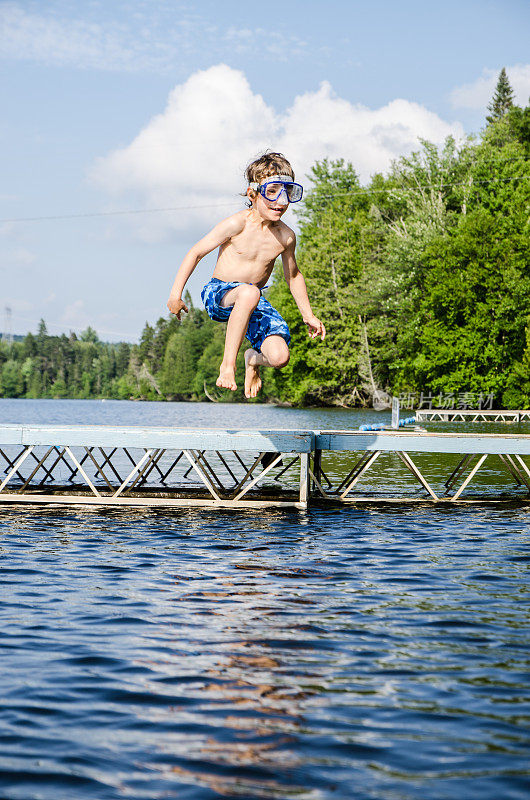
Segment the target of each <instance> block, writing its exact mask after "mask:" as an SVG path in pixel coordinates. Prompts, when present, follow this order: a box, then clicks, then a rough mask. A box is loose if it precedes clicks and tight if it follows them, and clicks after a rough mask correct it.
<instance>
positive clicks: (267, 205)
mask: <svg viewBox="0 0 530 800" xmlns="http://www.w3.org/2000/svg"><path fill="white" fill-rule="evenodd" d="M247 194H248V196H249V198H250V200H251V202H252V207H253V208H254V209H255V210H256V211H257V212H258V214H259V215H260V217H261V218H262V219H264V220H268V221H269V222H278V221H279V220H280V219H281V218H282V216H283V214H285V212H286V211H287V209H288V208H289V201H288V200H287V197H286V195H285V192H282V194H281V195H280V197H278V199H277V200H267V198H265V197H263V195H262V194H260V193H259V192H252V190H251V189H248V191H247Z"/></svg>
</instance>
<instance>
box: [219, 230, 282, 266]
mask: <svg viewBox="0 0 530 800" xmlns="http://www.w3.org/2000/svg"><path fill="white" fill-rule="evenodd" d="M231 246H232V248H233V253H234V255H236V256H237V257H239V258H241V259H245V260H248V261H255V262H260V263H265V264H268V263H269V262H270V261H273V260H274V259H276V258H278V256H279V255H281V253H283V251H284V250H285V245H284V244H283V242H282V241H281V239H280V237H279V236H278V235H275V234H274V233H273V232H271V231H269V230H267V231H256V230H249V231H246V230H245V231H242V232H241V233H240V234H238V235H237V236H234V237H233V238H232V240H231Z"/></svg>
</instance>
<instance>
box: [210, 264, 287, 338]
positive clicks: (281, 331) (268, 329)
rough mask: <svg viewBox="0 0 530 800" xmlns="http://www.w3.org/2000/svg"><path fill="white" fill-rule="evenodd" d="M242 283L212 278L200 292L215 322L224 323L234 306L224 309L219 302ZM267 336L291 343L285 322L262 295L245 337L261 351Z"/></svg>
mask: <svg viewBox="0 0 530 800" xmlns="http://www.w3.org/2000/svg"><path fill="white" fill-rule="evenodd" d="M242 283H243V281H220V280H219V278H212V279H211V280H210V281H208V283H207V284H206V286H205V287H204V289H203V290H202V292H201V297H202V302H203V303H204V307H205V309H206V311H207V312H208V316H210V317H211V318H212V319H215V320H217V322H226V321H227V320H228V317H229V316H230V314H231V312H232V309H233V307H234V306H227V307H226V308H224V306H222V305H221V301H222V299H223V297H224V296H225V294H226V293H227V292H228V291H230V289H233V288H234V287H235V286H241V284H242ZM260 291H261V289H260ZM267 336H281V337H282V339H285V341H286V342H287V344H289V342H290V341H291V334H290V333H289V327H288V325H287V323H286V321H285V320H284V318H283V317H282V316H281V314H279V313H278V311H276V309H275V308H273V306H271V304H270V303H269V301H268V300H265V298H264V297H263V295H262V296H261V297H260V299H259V303H258V305H257V306H256V308H255V309H254V311H253V312H252V315H251V317H250V320H249V323H248V328H247V332H246V337H247V339H248V340H249V342H250V344H251V345H252V347H254V348H255V349H256V350H261V345H262V344H263V342H264V340H265V339H266V338H267Z"/></svg>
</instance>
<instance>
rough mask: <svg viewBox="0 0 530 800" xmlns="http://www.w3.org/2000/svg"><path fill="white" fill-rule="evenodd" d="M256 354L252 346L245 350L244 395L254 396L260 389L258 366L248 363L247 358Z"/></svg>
mask: <svg viewBox="0 0 530 800" xmlns="http://www.w3.org/2000/svg"><path fill="white" fill-rule="evenodd" d="M254 355H256V351H255V350H253V349H252V348H249V349H248V350H245V397H256V396H257V394H258V392H259V390H260V389H261V378H260V374H259V367H255V366H253V365H252V364H249V363H248V362H249V359H250V358H252V356H254Z"/></svg>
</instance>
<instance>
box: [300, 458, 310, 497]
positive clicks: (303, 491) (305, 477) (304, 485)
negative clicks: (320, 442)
mask: <svg viewBox="0 0 530 800" xmlns="http://www.w3.org/2000/svg"><path fill="white" fill-rule="evenodd" d="M308 497H309V453H301V454H300V505H301V506H302V507H303V508H307V502H308Z"/></svg>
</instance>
